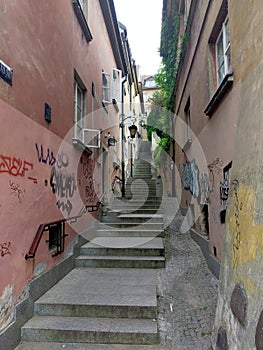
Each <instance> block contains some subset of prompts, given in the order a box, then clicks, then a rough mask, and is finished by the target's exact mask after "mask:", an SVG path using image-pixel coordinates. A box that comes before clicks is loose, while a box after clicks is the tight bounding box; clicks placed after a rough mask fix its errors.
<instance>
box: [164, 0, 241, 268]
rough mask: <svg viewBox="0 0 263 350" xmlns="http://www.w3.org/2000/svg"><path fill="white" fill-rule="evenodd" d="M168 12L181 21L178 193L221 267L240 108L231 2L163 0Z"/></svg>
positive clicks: (177, 91) (176, 136)
mask: <svg viewBox="0 0 263 350" xmlns="http://www.w3.org/2000/svg"><path fill="white" fill-rule="evenodd" d="M163 16H164V17H166V18H168V19H169V18H171V17H172V18H176V19H177V21H178V28H177V30H178V34H177V37H178V40H179V41H178V43H177V45H178V50H177V55H178V57H177V59H176V65H177V70H176V82H175V88H174V99H175V110H174V120H173V123H172V131H171V133H172V135H173V138H174V139H175V143H176V146H175V150H174V153H175V169H176V171H177V172H176V174H175V177H176V179H175V182H176V192H177V196H178V197H179V198H180V201H181V206H182V207H184V208H190V207H191V209H192V211H193V217H194V226H193V228H194V231H193V233H194V234H195V233H196V234H197V236H198V237H199V235H201V236H203V237H205V239H206V240H209V255H210V257H211V258H212V260H214V259H216V260H215V261H214V262H215V263H216V265H218V264H217V262H220V261H221V259H222V253H223V242H224V234H225V215H226V209H227V205H228V202H227V200H228V191H229V177H230V174H231V166H232V160H233V152H234V145H235V135H236V120H237V106H238V93H237V89H236V83H235V79H234V78H233V68H232V61H231V39H230V38H231V35H229V32H231V29H230V28H229V19H228V18H229V17H228V3H227V1H225V0H222V1H209V0H208V1H202V2H201V1H185V0H182V1H164V9H163ZM174 171H175V170H174Z"/></svg>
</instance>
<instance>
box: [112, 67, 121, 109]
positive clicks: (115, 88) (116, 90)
mask: <svg viewBox="0 0 263 350" xmlns="http://www.w3.org/2000/svg"><path fill="white" fill-rule="evenodd" d="M111 97H112V99H115V100H116V101H117V102H120V101H121V71H120V70H119V69H116V68H113V70H112V91H111Z"/></svg>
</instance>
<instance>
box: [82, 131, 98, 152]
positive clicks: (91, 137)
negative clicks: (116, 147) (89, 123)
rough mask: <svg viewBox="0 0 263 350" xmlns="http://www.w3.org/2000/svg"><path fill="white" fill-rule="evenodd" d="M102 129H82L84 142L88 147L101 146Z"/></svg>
mask: <svg viewBox="0 0 263 350" xmlns="http://www.w3.org/2000/svg"><path fill="white" fill-rule="evenodd" d="M100 134H101V130H97V129H82V142H83V143H84V145H85V146H86V147H88V148H100Z"/></svg>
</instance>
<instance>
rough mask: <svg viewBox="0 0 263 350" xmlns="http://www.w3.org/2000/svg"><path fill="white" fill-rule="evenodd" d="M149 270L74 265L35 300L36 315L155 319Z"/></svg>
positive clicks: (154, 285) (154, 293) (153, 281)
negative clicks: (77, 266) (74, 266)
mask: <svg viewBox="0 0 263 350" xmlns="http://www.w3.org/2000/svg"><path fill="white" fill-rule="evenodd" d="M155 279H156V276H155V272H154V270H151V269H123V268H108V269H105V268H75V269H74V270H72V271H71V272H70V273H69V274H68V275H67V276H65V277H64V278H63V279H62V280H61V281H59V282H58V283H57V284H56V285H55V286H54V287H52V288H51V289H50V290H49V291H48V292H47V293H45V294H44V295H43V296H42V297H41V298H39V300H38V301H37V302H36V303H35V313H36V315H38V316H64V317H77V316H78V317H94V318H110V317H116V318H135V319H137V318H143V319H145V318H148V319H152V318H156V315H157V310H156V307H157V299H156V281H155Z"/></svg>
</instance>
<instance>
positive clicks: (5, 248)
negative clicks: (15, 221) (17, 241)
mask: <svg viewBox="0 0 263 350" xmlns="http://www.w3.org/2000/svg"><path fill="white" fill-rule="evenodd" d="M10 246H11V243H10V242H5V243H1V244H0V254H1V257H2V258H3V257H4V256H6V255H11V252H10Z"/></svg>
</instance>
